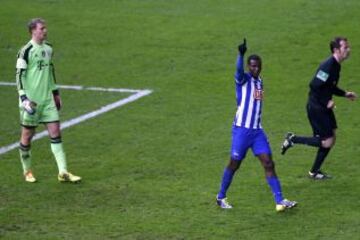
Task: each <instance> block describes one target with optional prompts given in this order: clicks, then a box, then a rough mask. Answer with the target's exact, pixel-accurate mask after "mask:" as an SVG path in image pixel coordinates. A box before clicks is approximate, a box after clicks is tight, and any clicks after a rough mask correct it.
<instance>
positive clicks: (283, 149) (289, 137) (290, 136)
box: [281, 132, 295, 155]
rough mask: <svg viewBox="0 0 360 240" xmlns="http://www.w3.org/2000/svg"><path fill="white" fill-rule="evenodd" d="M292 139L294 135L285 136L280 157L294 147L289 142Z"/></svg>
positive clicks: (291, 142)
mask: <svg viewBox="0 0 360 240" xmlns="http://www.w3.org/2000/svg"><path fill="white" fill-rule="evenodd" d="M293 137H295V134H293V133H291V132H288V133H287V134H286V135H285V139H284V142H283V144H282V146H281V154H282V155H284V154H285V153H286V151H287V150H288V149H289V148H291V147H292V146H293V145H294V143H293V141H292V140H291V139H292V138H293Z"/></svg>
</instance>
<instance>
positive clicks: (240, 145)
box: [231, 126, 271, 161]
mask: <svg viewBox="0 0 360 240" xmlns="http://www.w3.org/2000/svg"><path fill="white" fill-rule="evenodd" d="M249 148H251V150H252V152H253V153H254V155H255V156H258V155H260V154H268V155H271V148H270V144H269V141H268V139H267V136H266V134H265V132H264V130H263V129H248V128H244V127H237V126H233V128H232V144H231V158H232V159H234V160H238V161H241V160H243V159H244V158H245V156H246V153H247V151H248V149H249Z"/></svg>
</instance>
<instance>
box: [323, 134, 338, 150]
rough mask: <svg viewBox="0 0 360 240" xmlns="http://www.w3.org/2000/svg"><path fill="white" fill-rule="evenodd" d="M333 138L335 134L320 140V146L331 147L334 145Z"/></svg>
mask: <svg viewBox="0 0 360 240" xmlns="http://www.w3.org/2000/svg"><path fill="white" fill-rule="evenodd" d="M335 140H336V138H335V136H334V137H331V138H327V139H325V140H323V141H322V142H321V146H322V147H323V148H331V147H332V146H334V145H335Z"/></svg>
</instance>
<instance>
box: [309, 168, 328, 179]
mask: <svg viewBox="0 0 360 240" xmlns="http://www.w3.org/2000/svg"><path fill="white" fill-rule="evenodd" d="M309 177H310V178H311V179H314V180H326V179H329V178H332V176H331V175H329V174H326V173H323V172H322V171H320V170H319V171H317V172H315V173H313V172H311V171H309Z"/></svg>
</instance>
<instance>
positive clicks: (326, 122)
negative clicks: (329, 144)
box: [306, 104, 337, 139]
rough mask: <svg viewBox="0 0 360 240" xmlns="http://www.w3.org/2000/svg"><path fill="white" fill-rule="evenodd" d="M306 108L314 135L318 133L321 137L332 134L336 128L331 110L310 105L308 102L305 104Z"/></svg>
mask: <svg viewBox="0 0 360 240" xmlns="http://www.w3.org/2000/svg"><path fill="white" fill-rule="evenodd" d="M306 110H307V115H308V119H309V121H310V124H311V127H312V129H313V133H314V136H316V135H318V136H320V138H321V139H325V138H329V137H333V136H334V130H335V129H336V128H337V124H336V119H335V114H334V112H333V110H329V109H324V108H320V107H316V106H312V105H310V104H307V106H306Z"/></svg>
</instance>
